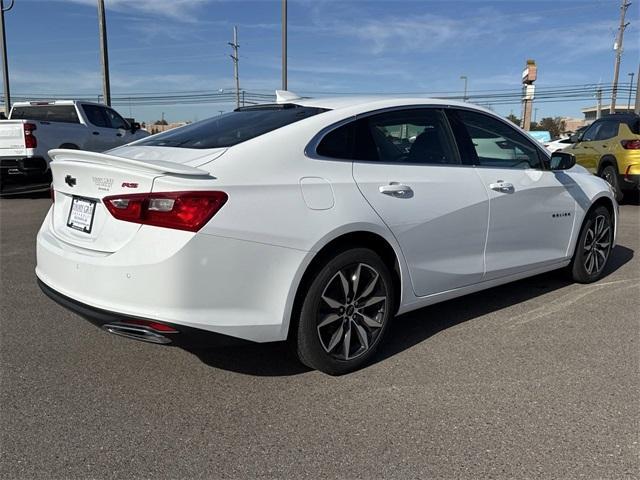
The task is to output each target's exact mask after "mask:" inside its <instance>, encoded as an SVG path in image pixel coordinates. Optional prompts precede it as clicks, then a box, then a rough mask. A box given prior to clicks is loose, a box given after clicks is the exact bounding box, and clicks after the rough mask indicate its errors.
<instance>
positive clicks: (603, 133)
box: [594, 120, 620, 140]
mask: <svg viewBox="0 0 640 480" xmlns="http://www.w3.org/2000/svg"><path fill="white" fill-rule="evenodd" d="M619 128H620V122H617V121H615V120H605V121H604V122H602V123H601V124H600V128H599V129H598V131H597V133H596V136H595V139H594V140H608V139H609V138H613V137H615V136H617V135H618V129H619Z"/></svg>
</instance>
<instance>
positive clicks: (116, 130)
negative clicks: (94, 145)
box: [105, 108, 134, 148]
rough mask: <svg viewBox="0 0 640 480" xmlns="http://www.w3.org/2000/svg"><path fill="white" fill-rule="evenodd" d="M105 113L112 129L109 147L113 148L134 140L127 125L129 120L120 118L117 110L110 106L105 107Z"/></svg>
mask: <svg viewBox="0 0 640 480" xmlns="http://www.w3.org/2000/svg"><path fill="white" fill-rule="evenodd" d="M105 115H106V116H107V119H108V120H109V124H110V126H111V128H112V129H113V133H112V135H111V136H110V139H111V147H110V148H115V147H118V146H120V145H124V144H125V143H129V142H132V141H133V140H134V135H133V134H132V133H131V126H130V125H129V122H127V121H126V120H125V119H124V118H122V117H121V116H120V114H119V113H118V112H116V111H115V110H113V109H112V108H105Z"/></svg>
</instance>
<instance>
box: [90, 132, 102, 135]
mask: <svg viewBox="0 0 640 480" xmlns="http://www.w3.org/2000/svg"><path fill="white" fill-rule="evenodd" d="M91 133H93V134H94V135H100V132H91Z"/></svg>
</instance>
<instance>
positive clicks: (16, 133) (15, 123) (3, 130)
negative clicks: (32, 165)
mask: <svg viewBox="0 0 640 480" xmlns="http://www.w3.org/2000/svg"><path fill="white" fill-rule="evenodd" d="M23 123H24V122H23V121H22V120H2V121H0V157H25V156H26V155H27V149H26V147H25V142H24V127H23Z"/></svg>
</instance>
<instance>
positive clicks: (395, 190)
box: [378, 182, 413, 198]
mask: <svg viewBox="0 0 640 480" xmlns="http://www.w3.org/2000/svg"><path fill="white" fill-rule="evenodd" d="M378 190H379V191H380V193H384V194H385V195H390V196H392V197H396V198H411V197H413V190H412V189H411V187H410V186H408V185H402V184H401V183H398V182H391V183H390V184H389V185H381V186H380V187H379V188H378Z"/></svg>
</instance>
